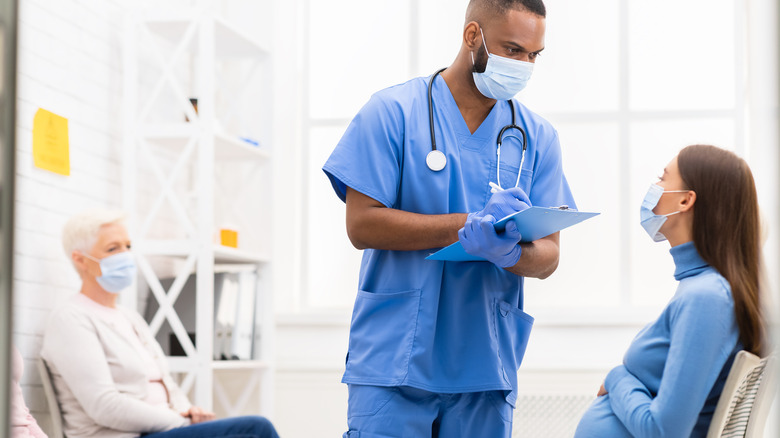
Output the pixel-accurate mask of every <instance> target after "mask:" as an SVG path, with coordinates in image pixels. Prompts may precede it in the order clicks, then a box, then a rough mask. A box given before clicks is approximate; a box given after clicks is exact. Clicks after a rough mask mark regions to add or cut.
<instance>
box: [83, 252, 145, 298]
mask: <svg viewBox="0 0 780 438" xmlns="http://www.w3.org/2000/svg"><path fill="white" fill-rule="evenodd" d="M84 257H86V258H88V259H90V260H94V261H96V262H98V264H100V272H101V274H102V275H101V276H100V277H97V278H95V279H96V280H97V282H98V284H99V285H100V286H101V287H102V288H103V289H105V290H106V292H111V293H114V294H118V293H119V292H121V291H122V290H123V289H126V288H127V287H128V286H130V285H131V284H133V280H134V279H135V273H136V267H135V259H134V258H133V253H131V252H130V251H124V252H120V253H118V254H114V255H110V256H108V257H103V258H102V259H96V258H95V257H92V256H91V255H89V254H84Z"/></svg>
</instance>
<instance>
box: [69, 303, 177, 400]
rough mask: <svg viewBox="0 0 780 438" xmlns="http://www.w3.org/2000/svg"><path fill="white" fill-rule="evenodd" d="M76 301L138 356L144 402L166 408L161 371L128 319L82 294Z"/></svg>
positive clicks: (166, 397) (117, 310)
mask: <svg viewBox="0 0 780 438" xmlns="http://www.w3.org/2000/svg"><path fill="white" fill-rule="evenodd" d="M76 301H77V302H78V303H79V304H80V305H81V306H83V307H84V308H85V309H87V310H88V311H89V312H94V314H95V315H97V316H98V317H99V318H100V319H101V320H103V321H104V322H105V323H106V324H108V325H110V326H112V327H113V328H114V329H115V330H116V331H118V332H119V333H120V335H121V336H122V337H123V338H125V340H127V341H128V342H129V343H130V345H131V346H132V347H133V349H134V350H135V352H136V354H137V355H138V359H139V360H140V361H141V363H142V365H143V370H144V371H145V372H146V376H147V380H148V381H149V386H148V387H147V395H146V398H145V399H144V401H145V402H147V403H149V404H152V405H154V406H161V407H165V408H167V407H168V391H167V390H166V389H165V385H164V384H163V381H162V379H163V375H162V370H160V366H159V365H158V364H157V361H156V360H155V359H154V357H152V354H151V353H150V351H149V348H147V347H145V346H144V345H143V342H142V341H141V335H140V334H139V333H138V332H137V331H136V330H135V328H133V324H132V322H131V321H130V319H128V317H127V315H125V314H124V313H123V312H121V311H120V310H119V309H116V308H111V307H106V306H103V305H100V304H98V303H96V302H95V301H92V300H91V299H89V298H88V297H87V296H86V295H83V294H78V295H77V296H76Z"/></svg>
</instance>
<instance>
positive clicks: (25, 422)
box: [11, 347, 46, 438]
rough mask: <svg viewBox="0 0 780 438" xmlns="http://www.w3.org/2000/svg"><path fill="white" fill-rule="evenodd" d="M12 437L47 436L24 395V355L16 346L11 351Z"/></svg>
mask: <svg viewBox="0 0 780 438" xmlns="http://www.w3.org/2000/svg"><path fill="white" fill-rule="evenodd" d="M11 355H12V357H11V361H12V362H11V438H31V437H32V438H46V434H45V433H43V431H42V430H41V428H40V427H38V423H37V422H36V421H35V418H33V416H32V415H30V410H29V409H27V405H26V404H25V403H24V397H23V396H22V387H21V386H19V381H21V380H22V373H23V372H24V362H23V361H22V355H21V354H19V350H17V349H16V347H13V348H12V352H11Z"/></svg>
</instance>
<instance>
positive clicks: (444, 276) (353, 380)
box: [323, 76, 576, 406]
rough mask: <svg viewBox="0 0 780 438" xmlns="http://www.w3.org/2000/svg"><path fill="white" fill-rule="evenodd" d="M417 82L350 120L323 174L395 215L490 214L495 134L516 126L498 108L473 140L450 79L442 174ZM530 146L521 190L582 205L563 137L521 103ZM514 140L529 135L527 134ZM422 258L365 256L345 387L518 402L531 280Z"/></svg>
mask: <svg viewBox="0 0 780 438" xmlns="http://www.w3.org/2000/svg"><path fill="white" fill-rule="evenodd" d="M429 80H430V78H415V79H412V80H410V81H408V82H406V83H403V84H400V85H396V86H394V87H390V88H387V89H385V90H382V91H379V92H378V93H376V94H374V95H373V96H372V97H371V99H370V100H369V102H368V103H367V104H366V105H365V106H364V107H363V108H362V109H361V110H360V112H359V113H358V114H357V115H356V116H355V118H354V119H353V120H352V122H351V123H350V125H349V127H348V128H347V130H346V132H345V133H344V136H343V137H342V138H341V141H339V144H338V145H337V146H336V148H335V150H334V151H333V153H332V154H331V156H330V158H329V159H328V161H327V162H326V163H325V165H324V167H323V170H324V171H325V173H326V174H327V176H328V177H329V178H330V181H331V183H332V184H333V188H334V190H335V191H336V194H337V195H338V196H339V197H340V198H341V199H342V201H344V200H345V198H346V187H347V186H349V187H351V188H352V189H354V190H357V191H358V192H361V193H363V194H365V195H367V196H370V197H371V198H373V199H375V200H377V201H379V202H381V203H382V204H384V205H385V206H386V207H388V208H395V209H400V210H404V211H409V212H413V213H421V214H445V213H467V212H474V211H479V210H481V209H482V208H484V206H485V205H486V203H487V201H488V199H489V198H490V195H491V194H490V187H489V185H488V182H490V181H493V182H495V181H496V137H497V135H498V132H499V131H500V129H501V128H502V127H503V126H505V125H508V124H510V123H511V120H512V115H511V113H510V105H509V103H508V102H506V101H499V102H497V103H496V105H494V106H493V109H492V110H491V111H490V113H489V114H488V116H487V118H486V119H485V120H484V122H483V123H482V125H481V126H480V127H479V128H478V129H477V130H476V132H474V134H471V133H470V131H469V129H468V127H467V125H466V122H465V121H464V120H463V117H462V116H461V113H460V110H459V109H458V106H457V104H456V103H455V99H454V98H453V97H452V94H451V93H450V90H449V88H448V87H447V84H446V82H445V81H444V79H442V78H441V76H439V77H437V78H436V80H435V82H434V84H433V106H434V124H435V129H436V146H437V148H438V149H439V150H441V151H442V152H444V154H445V155H446V156H447V165H446V166H445V167H444V169H443V170H441V171H439V172H434V171H432V170H430V169H429V168H428V166H427V165H426V163H425V158H426V155H427V154H428V152H430V150H431V136H430V128H429V123H428V98H427V85H428V81H429ZM514 105H515V111H517V113H516V122H517V124H518V125H519V126H521V127H522V128H523V129H524V130H525V131H526V133H527V136H528V148H527V151H526V158H525V162H524V164H523V169H522V171H521V177H520V184H519V185H520V187H522V188H523V189H524V190H525V191H526V193H527V194H528V195H529V197H530V199H531V202H532V204H533V205H537V206H544V207H552V206H559V205H563V204H566V205H568V206H570V207H575V208H576V205H575V202H574V199H573V198H572V195H571V191H570V189H569V185H568V183H567V182H566V177H565V176H564V174H563V168H562V164H561V150H560V145H559V143H558V134H557V132H556V131H555V129H553V127H552V126H551V125H550V123H549V122H547V121H546V120H544V119H542V118H541V117H539V116H538V115H536V114H534V113H532V112H531V111H529V110H528V109H527V108H526V107H525V106H523V105H522V104H520V103H518V102H517V101H515V102H514ZM509 133H516V134H518V136H517V137H515V136H514V135H511V136H510V135H509ZM520 148H521V141H520V139H519V133H517V131H516V130H508V131H507V135H505V137H504V141H503V144H502V147H501V186H502V187H504V188H509V187H514V185H515V181H516V179H517V173H518V166H519V164H520V151H521V149H520ZM436 249H438V248H431V249H429V250H423V251H388V250H377V249H367V250H365V251H364V253H363V261H362V263H361V267H360V279H359V285H358V291H357V298H356V300H355V306H354V310H353V314H352V325H351V328H350V338H349V351H348V354H347V362H346V371H345V373H344V377H343V379H342V382H344V383H349V384H363V385H378V386H412V387H415V388H420V389H424V390H427V391H431V392H439V393H461V392H475V391H488V390H504V391H506V394H507V401H508V402H509V403H511V404H512V405H513V406H514V402H515V400H516V389H517V369H518V368H519V366H520V362H521V360H522V356H523V354H524V350H525V344H526V342H527V333H528V332H529V331H530V325H531V324H532V322H533V319H532V318H531V317H530V316H528V315H527V314H525V313H524V312H523V311H522V307H523V278H522V277H519V276H516V275H514V274H512V273H509V272H507V271H505V270H504V269H502V268H499V267H497V266H495V265H494V264H492V263H489V262H443V261H429V260H424V259H425V257H426V256H427V255H429V254H430V253H432V252H433V251H435V250H436Z"/></svg>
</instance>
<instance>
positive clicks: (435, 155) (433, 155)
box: [425, 149, 447, 172]
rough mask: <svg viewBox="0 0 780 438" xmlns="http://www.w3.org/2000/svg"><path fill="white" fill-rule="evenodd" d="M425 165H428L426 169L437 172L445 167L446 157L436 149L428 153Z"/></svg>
mask: <svg viewBox="0 0 780 438" xmlns="http://www.w3.org/2000/svg"><path fill="white" fill-rule="evenodd" d="M425 164H427V165H428V169H431V170H432V171H434V172H438V171H440V170H442V169H444V166H446V165H447V157H446V156H445V155H444V152H442V151H440V150H438V149H437V150H433V151H430V152H428V155H426V156H425Z"/></svg>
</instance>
